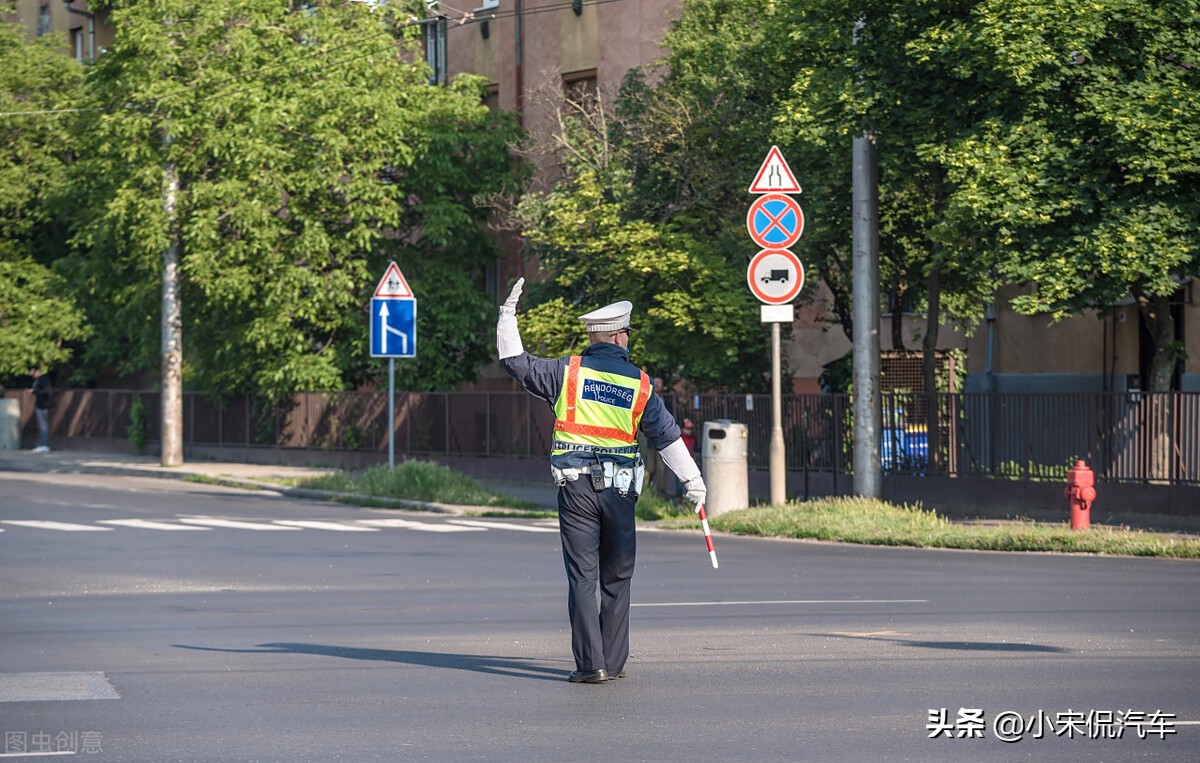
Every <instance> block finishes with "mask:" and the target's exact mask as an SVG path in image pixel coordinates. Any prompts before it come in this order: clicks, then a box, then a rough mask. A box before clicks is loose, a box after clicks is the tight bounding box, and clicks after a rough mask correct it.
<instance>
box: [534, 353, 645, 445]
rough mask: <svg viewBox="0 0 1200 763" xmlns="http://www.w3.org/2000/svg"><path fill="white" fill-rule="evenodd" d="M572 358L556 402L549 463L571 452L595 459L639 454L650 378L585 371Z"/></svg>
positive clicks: (575, 359)
mask: <svg viewBox="0 0 1200 763" xmlns="http://www.w3.org/2000/svg"><path fill="white" fill-rule="evenodd" d="M581 360H582V359H581V358H580V356H578V355H575V356H572V357H571V359H570V362H569V363H568V364H567V373H566V375H565V376H564V377H563V385H562V389H561V390H560V391H559V394H558V399H557V400H555V401H554V445H553V447H552V450H551V453H550V455H551V458H553V457H554V456H557V455H561V454H564V453H569V452H572V451H585V452H589V453H595V454H596V455H598V456H601V457H603V456H605V455H611V456H624V457H631V456H633V455H636V454H637V430H638V424H639V423H640V422H641V420H642V413H643V412H644V411H645V410H646V403H647V402H648V401H649V400H650V392H651V390H652V387H651V384H650V377H649V376H647V375H646V372H645V371H639V373H640V374H641V378H640V379H633V378H631V377H629V376H622V375H620V374H614V373H605V372H603V371H597V370H596V369H594V368H587V367H586V366H584V365H583V364H582V363H581Z"/></svg>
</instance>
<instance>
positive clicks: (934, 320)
mask: <svg viewBox="0 0 1200 763" xmlns="http://www.w3.org/2000/svg"><path fill="white" fill-rule="evenodd" d="M941 300H942V266H941V265H937V264H935V265H934V266H933V270H932V271H931V272H930V273H929V286H928V301H929V307H928V314H927V315H926V318H925V339H924V341H923V343H922V349H923V351H924V353H923V355H922V357H921V378H922V382H923V384H922V386H923V387H924V392H925V437H926V442H927V443H928V448H929V471H930V473H936V472H937V463H938V454H939V453H940V452H941V451H940V445H941V441H940V438H939V437H938V415H937V343H938V325H939V324H940V323H941V319H942V316H941V312H942V310H941Z"/></svg>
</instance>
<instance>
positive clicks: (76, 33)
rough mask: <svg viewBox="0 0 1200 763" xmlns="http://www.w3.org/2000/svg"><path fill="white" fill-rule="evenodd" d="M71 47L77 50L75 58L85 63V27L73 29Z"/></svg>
mask: <svg viewBox="0 0 1200 763" xmlns="http://www.w3.org/2000/svg"><path fill="white" fill-rule="evenodd" d="M71 49H72V50H74V51H75V60H76V61H78V62H79V63H83V29H72V30H71Z"/></svg>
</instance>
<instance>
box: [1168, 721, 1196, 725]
mask: <svg viewBox="0 0 1200 763" xmlns="http://www.w3.org/2000/svg"><path fill="white" fill-rule="evenodd" d="M1171 723H1173V724H1174V725H1176V726H1200V721H1171Z"/></svg>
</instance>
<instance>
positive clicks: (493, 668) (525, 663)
mask: <svg viewBox="0 0 1200 763" xmlns="http://www.w3.org/2000/svg"><path fill="white" fill-rule="evenodd" d="M171 646H172V647H174V648H176V649H192V650H195V651H199V652H226V653H230V654H312V655H317V656H320V657H340V658H342V659H346V660H375V661H379V662H399V663H403V664H406V665H420V666H422V667H428V668H450V669H452V670H468V671H471V672H474V673H491V674H493V675H498V676H510V677H512V678H533V679H536V680H539V681H562V680H563V679H564V678H565V677H566V676H567V674H568V673H569V672H570V671H566V670H560V669H558V668H548V667H546V666H544V665H539V664H537V663H536V662H532V661H530V660H523V659H521V658H519V657H499V656H494V655H482V654H450V653H446V652H412V651H408V650H403V649H361V648H358V647H350V646H331V645H328V644H291V643H273V644H259V645H258V646H257V647H255V648H254V649H222V648H219V647H211V646H190V645H188V644H172V645H171Z"/></svg>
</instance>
